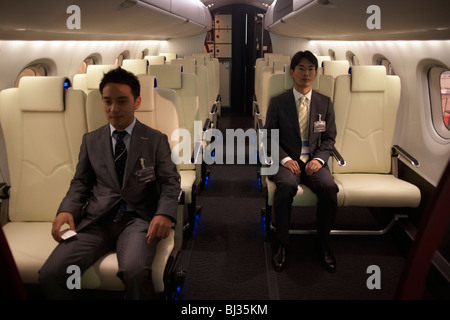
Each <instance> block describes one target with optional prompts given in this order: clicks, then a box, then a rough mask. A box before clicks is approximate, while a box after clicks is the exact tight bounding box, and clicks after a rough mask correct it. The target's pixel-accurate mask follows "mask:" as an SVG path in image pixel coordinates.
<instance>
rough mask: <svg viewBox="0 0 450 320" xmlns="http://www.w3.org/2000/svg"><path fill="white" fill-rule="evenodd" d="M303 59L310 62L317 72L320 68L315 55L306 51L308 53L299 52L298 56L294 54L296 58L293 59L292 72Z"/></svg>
mask: <svg viewBox="0 0 450 320" xmlns="http://www.w3.org/2000/svg"><path fill="white" fill-rule="evenodd" d="M302 59H306V60H308V61H309V62H311V63H312V64H314V67H316V70H317V68H318V67H319V61H317V58H316V56H315V55H314V53H312V52H311V51H308V50H306V51H299V52H297V53H296V54H294V56H293V57H292V59H291V70H294V69H295V67H296V66H297V65H298V64H299V63H300V61H301V60H302Z"/></svg>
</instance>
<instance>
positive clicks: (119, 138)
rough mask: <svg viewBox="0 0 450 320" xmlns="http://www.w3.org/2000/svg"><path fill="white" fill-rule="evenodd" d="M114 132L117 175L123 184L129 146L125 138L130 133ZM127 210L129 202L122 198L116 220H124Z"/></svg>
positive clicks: (115, 216)
mask: <svg viewBox="0 0 450 320" xmlns="http://www.w3.org/2000/svg"><path fill="white" fill-rule="evenodd" d="M113 134H114V135H115V137H116V147H115V150H114V163H115V165H116V172H117V177H118V178H119V182H120V185H121V186H122V184H123V174H124V172H125V163H126V162H127V148H126V147H125V143H124V142H123V138H124V137H125V136H126V135H127V134H128V133H127V132H126V131H117V130H115V131H114V132H113ZM126 211H127V203H126V202H125V201H124V200H123V199H122V200H121V201H120V202H119V204H118V207H117V212H116V213H115V215H114V222H118V221H120V220H122V218H123V215H124V214H125V212H126Z"/></svg>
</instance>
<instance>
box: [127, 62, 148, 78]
mask: <svg viewBox="0 0 450 320" xmlns="http://www.w3.org/2000/svg"><path fill="white" fill-rule="evenodd" d="M147 64H148V61H147V60H145V59H124V60H123V62H122V68H123V69H125V70H127V71H130V72H132V73H134V74H135V75H138V74H146V73H147Z"/></svg>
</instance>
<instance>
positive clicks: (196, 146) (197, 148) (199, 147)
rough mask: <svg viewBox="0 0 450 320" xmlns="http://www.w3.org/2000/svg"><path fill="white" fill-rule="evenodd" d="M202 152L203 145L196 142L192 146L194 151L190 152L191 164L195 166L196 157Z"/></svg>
mask: <svg viewBox="0 0 450 320" xmlns="http://www.w3.org/2000/svg"><path fill="white" fill-rule="evenodd" d="M202 150H203V144H202V142H201V141H196V142H195V144H194V151H193V152H192V157H191V163H192V164H196V163H197V161H198V157H199V155H200V153H201V151H202Z"/></svg>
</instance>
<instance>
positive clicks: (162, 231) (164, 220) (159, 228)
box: [146, 214, 172, 244]
mask: <svg viewBox="0 0 450 320" xmlns="http://www.w3.org/2000/svg"><path fill="white" fill-rule="evenodd" d="M170 229H172V220H171V219H170V218H169V217H167V216H164V215H160V214H159V215H156V216H154V217H153V219H152V221H150V226H149V227H148V232H147V236H146V237H147V243H149V244H150V243H151V242H152V241H153V239H155V238H158V239H165V238H167V237H168V236H169V234H170Z"/></svg>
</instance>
